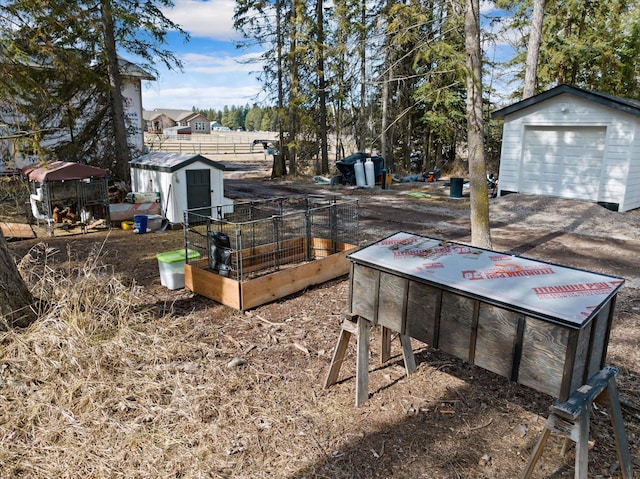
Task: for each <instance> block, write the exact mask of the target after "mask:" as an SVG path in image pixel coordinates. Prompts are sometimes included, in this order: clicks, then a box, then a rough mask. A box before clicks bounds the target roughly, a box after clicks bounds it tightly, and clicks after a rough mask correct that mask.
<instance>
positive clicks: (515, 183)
mask: <svg viewBox="0 0 640 479" xmlns="http://www.w3.org/2000/svg"><path fill="white" fill-rule="evenodd" d="M493 117H494V118H500V119H504V126H503V139H502V152H501V156H500V173H499V191H498V194H499V195H504V194H507V193H523V194H533V195H547V196H555V197H561V198H574V199H581V200H588V201H594V202H598V203H600V204H603V205H604V206H606V207H608V208H611V209H615V210H618V211H627V210H630V209H634V208H638V207H640V102H636V101H633V100H628V99H624V98H618V97H612V96H609V95H604V94H601V93H596V92H591V91H587V90H583V89H580V88H576V87H572V86H568V85H561V86H559V87H556V88H554V89H552V90H549V91H547V92H544V93H541V94H539V95H536V96H534V97H531V98H528V99H527V100H524V101H521V102H518V103H516V104H514V105H511V106H509V107H507V108H503V109H501V110H498V111H496V112H494V114H493Z"/></svg>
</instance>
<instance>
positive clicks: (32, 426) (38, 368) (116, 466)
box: [0, 245, 317, 478]
mask: <svg viewBox="0 0 640 479" xmlns="http://www.w3.org/2000/svg"><path fill="white" fill-rule="evenodd" d="M50 254H51V251H50V250H48V249H47V248H46V247H45V246H44V245H42V246H40V247H38V248H35V249H34V250H32V251H31V253H30V254H29V255H27V256H26V257H25V259H24V260H23V261H22V263H21V265H20V266H21V271H22V274H23V276H24V277H25V278H26V279H27V280H28V282H29V283H30V284H31V285H32V288H33V290H34V291H35V293H36V294H38V296H40V297H46V298H47V299H48V301H49V304H50V309H49V311H48V312H47V313H46V314H45V315H44V316H43V317H42V318H41V319H40V320H39V321H38V322H37V323H35V324H34V325H33V326H32V327H31V328H29V329H28V330H26V331H20V332H15V331H14V332H9V333H7V334H5V335H4V336H3V337H2V341H1V350H0V464H1V466H0V473H1V475H2V477H34V478H36V477H37V478H42V477H57V478H61V477H74V478H76V477H263V476H265V477H266V476H268V475H269V474H270V471H271V472H275V471H278V472H279V473H284V472H285V471H287V470H288V467H289V464H290V463H291V459H292V457H294V456H295V454H296V452H295V449H294V448H291V447H290V445H289V444H288V440H289V439H288V438H294V437H296V436H298V435H300V434H302V433H303V432H304V431H306V430H307V429H308V428H309V427H310V426H309V424H308V422H307V421H308V419H306V418H304V417H303V418H301V417H300V412H301V411H304V410H305V409H307V407H308V405H309V404H310V403H311V404H312V403H313V397H312V395H310V394H307V393H306V392H304V391H298V392H299V394H297V392H294V393H292V391H291V390H290V389H289V388H288V387H287V384H288V383H290V384H299V381H300V380H301V378H300V376H304V378H302V380H303V382H307V383H312V382H314V383H315V382H317V371H316V369H315V368H306V367H305V366H304V364H303V363H304V361H302V363H301V364H300V366H301V368H299V369H297V368H294V369H293V370H289V369H288V368H285V369H281V368H280V366H279V365H280V364H286V363H291V362H292V358H291V356H298V357H299V358H301V359H303V360H304V359H305V358H307V357H308V355H309V354H311V353H310V352H309V350H307V349H306V346H302V344H297V343H296V344H293V343H291V344H286V343H285V344H279V340H278V336H279V335H280V334H281V330H282V326H284V323H283V324H282V325H280V324H277V323H275V322H274V321H269V320H266V319H265V320H264V321H258V322H259V323H260V324H265V325H266V328H260V329H264V330H265V332H264V344H257V345H256V344H251V345H249V346H247V345H244V344H242V340H239V339H235V338H234V337H233V334H235V333H231V334H229V333H227V332H225V331H224V324H225V322H226V321H222V322H217V321H216V320H215V319H213V320H212V321H210V322H209V323H208V324H207V325H205V324H204V323H205V322H204V321H201V319H200V318H198V316H197V315H196V314H192V315H187V316H183V317H176V316H174V315H171V314H167V315H162V316H160V317H157V316H156V314H155V313H154V311H155V309H154V308H151V307H148V306H145V305H144V300H143V298H144V294H143V292H142V291H141V290H140V289H139V288H138V287H137V286H135V285H133V286H125V285H124V284H123V283H121V282H120V281H119V279H118V278H117V277H116V276H115V275H113V274H112V273H110V272H109V270H108V268H107V267H104V266H102V265H101V264H100V260H99V251H96V253H95V254H94V255H92V256H91V257H90V258H88V259H87V260H86V262H85V263H84V264H82V265H81V266H79V267H78V266H76V267H74V266H72V264H74V261H72V260H70V261H69V262H68V265H67V266H66V267H63V268H58V269H53V268H51V267H50V266H49V264H48V259H47V258H48V256H49V255H50ZM224 311H225V313H226V314H229V311H228V310H226V309H224ZM232 314H235V317H234V318H232V320H234V321H236V326H240V328H241V329H244V330H249V329H251V328H252V326H250V323H252V322H253V323H255V318H253V321H250V320H249V317H248V316H246V315H242V314H240V313H232ZM227 319H228V318H227ZM292 346H293V347H292ZM264 348H269V349H270V352H271V353H274V352H275V353H276V355H277V356H280V357H279V358H278V359H279V360H280V361H282V362H281V363H275V362H273V361H270V363H271V364H269V362H267V363H261V364H260V365H259V366H256V364H251V362H250V363H249V364H245V365H242V366H238V367H228V365H229V363H230V361H231V360H233V359H234V358H235V357H240V356H242V355H243V353H244V354H245V357H246V354H249V353H250V351H252V350H253V351H259V350H262V349H264ZM245 361H246V360H245ZM287 371H292V372H293V374H295V375H296V380H295V381H293V380H292V378H291V377H289V372H287ZM305 379H306V381H305ZM283 386H284V387H283ZM294 389H296V386H294ZM294 411H295V412H294ZM274 414H275V415H274ZM303 416H304V414H303ZM285 438H287V439H285ZM303 447H305V448H306V447H309V444H306V445H304V446H303ZM311 447H312V448H313V447H314V446H313V445H311ZM274 449H275V450H276V451H280V452H279V453H277V454H273V453H270V454H265V450H270V451H272V450H274ZM298 466H299V464H297V465H296V467H298ZM250 471H252V472H250ZM258 471H262V472H258Z"/></svg>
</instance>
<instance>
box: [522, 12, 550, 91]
mask: <svg viewBox="0 0 640 479" xmlns="http://www.w3.org/2000/svg"><path fill="white" fill-rule="evenodd" d="M544 1H545V0H534V2H533V18H532V20H531V32H530V33H529V47H528V49H527V64H526V65H525V70H524V89H523V92H522V99H523V100H525V99H527V98H529V97H532V96H533V95H535V93H536V80H537V76H538V57H539V55H540V42H541V41H542V22H543V20H544Z"/></svg>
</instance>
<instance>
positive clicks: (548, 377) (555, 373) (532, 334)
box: [518, 317, 569, 400]
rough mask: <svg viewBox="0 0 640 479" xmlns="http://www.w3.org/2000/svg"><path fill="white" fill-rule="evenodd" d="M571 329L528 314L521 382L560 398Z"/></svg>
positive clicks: (523, 346) (520, 370)
mask: <svg viewBox="0 0 640 479" xmlns="http://www.w3.org/2000/svg"><path fill="white" fill-rule="evenodd" d="M568 341H569V330H568V329H567V328H564V327H562V326H559V325H556V324H553V323H549V322H547V321H543V320H540V319H536V318H531V317H526V318H525V326H524V336H523V338H522V358H521V359H520V369H519V371H518V382H519V383H520V384H524V385H525V386H529V387H531V388H533V389H535V390H536V391H540V392H543V393H547V394H549V395H551V396H554V397H557V398H559V399H560V400H566V398H560V388H561V385H562V379H563V377H562V375H563V372H564V362H565V357H566V355H567V344H568Z"/></svg>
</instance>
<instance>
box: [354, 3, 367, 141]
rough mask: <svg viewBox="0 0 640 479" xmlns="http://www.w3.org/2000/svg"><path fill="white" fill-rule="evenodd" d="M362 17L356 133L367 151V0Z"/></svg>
mask: <svg viewBox="0 0 640 479" xmlns="http://www.w3.org/2000/svg"><path fill="white" fill-rule="evenodd" d="M360 14H361V18H360V22H361V24H360V118H359V121H358V131H357V133H356V146H357V148H358V150H359V151H365V148H366V137H367V134H366V131H367V107H366V103H367V68H366V59H367V2H366V1H365V0H362V4H361V12H360Z"/></svg>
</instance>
